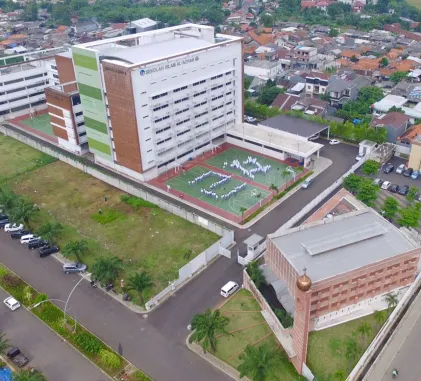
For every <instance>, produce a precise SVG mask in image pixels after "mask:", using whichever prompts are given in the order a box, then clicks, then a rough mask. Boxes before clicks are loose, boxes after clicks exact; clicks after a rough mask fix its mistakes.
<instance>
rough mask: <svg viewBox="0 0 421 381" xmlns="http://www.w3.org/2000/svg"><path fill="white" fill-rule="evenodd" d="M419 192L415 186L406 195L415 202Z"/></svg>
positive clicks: (410, 200)
mask: <svg viewBox="0 0 421 381" xmlns="http://www.w3.org/2000/svg"><path fill="white" fill-rule="evenodd" d="M417 193H418V188H417V187H414V186H412V187H410V188H409V191H408V194H407V195H406V199H407V200H408V201H409V202H413V201H414V200H415V197H416V195H417Z"/></svg>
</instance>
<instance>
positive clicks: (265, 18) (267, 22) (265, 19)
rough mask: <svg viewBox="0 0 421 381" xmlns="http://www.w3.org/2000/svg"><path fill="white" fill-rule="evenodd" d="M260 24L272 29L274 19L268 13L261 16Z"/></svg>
mask: <svg viewBox="0 0 421 381" xmlns="http://www.w3.org/2000/svg"><path fill="white" fill-rule="evenodd" d="M260 22H261V23H262V24H263V26H265V27H266V28H272V26H273V17H272V16H271V15H269V14H267V13H265V14H264V15H262V16H260Z"/></svg>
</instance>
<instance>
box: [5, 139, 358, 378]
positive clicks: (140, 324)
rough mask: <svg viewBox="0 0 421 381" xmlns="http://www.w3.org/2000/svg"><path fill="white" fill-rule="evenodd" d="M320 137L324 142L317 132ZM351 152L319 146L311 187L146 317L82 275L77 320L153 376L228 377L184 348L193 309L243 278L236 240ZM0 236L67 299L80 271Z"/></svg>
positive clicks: (322, 184) (349, 159) (38, 283)
mask: <svg viewBox="0 0 421 381" xmlns="http://www.w3.org/2000/svg"><path fill="white" fill-rule="evenodd" d="M319 142H320V143H322V144H326V143H327V142H326V140H322V139H320V140H319ZM357 151H358V148H357V147H355V146H351V145H347V144H340V145H337V146H329V145H328V144H327V145H325V147H324V148H323V149H322V152H321V155H322V156H324V157H326V158H328V159H330V160H332V162H333V164H332V165H331V166H330V167H329V168H328V169H327V170H325V171H324V172H323V173H322V174H320V175H319V176H317V178H316V180H315V181H314V184H313V185H312V186H311V187H310V188H309V189H300V190H298V191H297V192H296V193H295V194H294V195H293V196H291V197H290V198H289V199H288V200H287V201H286V202H284V203H281V204H280V205H279V206H278V207H276V208H275V209H273V210H272V211H271V212H269V213H268V214H267V215H266V216H265V217H264V218H262V219H261V220H260V221H258V222H257V223H256V224H254V225H253V226H252V227H251V228H250V229H246V230H236V231H235V239H236V242H237V244H236V246H235V247H234V248H233V249H232V251H231V252H232V258H231V259H227V258H223V257H222V258H219V259H217V260H216V261H215V263H214V264H213V265H211V266H209V267H208V268H207V269H206V270H205V271H203V272H202V273H201V274H200V275H199V276H198V277H197V278H196V279H193V280H192V281H191V282H190V283H189V284H187V285H186V286H185V287H183V288H182V289H180V290H179V291H178V292H177V293H176V294H175V295H173V296H172V297H170V298H169V299H168V300H167V301H166V302H165V303H163V304H162V305H161V306H160V307H158V308H157V310H155V311H154V312H152V313H151V314H150V315H149V316H148V317H147V318H146V319H145V318H144V317H142V316H141V315H136V314H134V313H133V312H131V311H129V310H128V309H126V308H125V307H124V306H122V305H121V304H119V303H118V302H116V301H114V300H113V299H112V298H110V297H108V296H107V295H106V294H104V293H103V292H102V291H100V290H97V289H93V288H92V287H91V286H90V285H89V283H88V282H82V283H81V284H80V285H79V286H78V288H77V289H76V291H75V292H74V294H73V296H72V299H71V303H70V305H71V308H72V309H73V311H75V313H76V316H77V320H78V321H80V322H81V323H82V324H83V325H85V326H86V327H87V328H88V329H90V330H91V331H93V332H94V333H95V334H97V335H98V336H99V337H100V338H101V339H103V340H104V341H105V342H106V343H107V344H109V345H110V346H111V347H113V348H114V349H115V350H117V351H120V353H122V354H123V355H124V356H125V357H126V358H127V359H128V360H129V361H131V362H132V363H134V364H135V365H136V366H138V367H139V368H140V369H142V370H143V371H145V372H146V373H148V374H149V375H150V376H151V377H152V378H153V379H154V380H156V381H166V380H171V381H186V380H194V381H196V380H200V381H222V380H225V381H228V380H230V378H229V377H228V376H226V375H225V374H223V373H221V372H220V371H218V370H216V369H215V368H213V367H212V366H211V365H210V364H208V363H207V362H206V361H204V360H202V359H201V358H200V357H198V356H196V355H195V354H193V353H192V352H190V351H189V350H188V349H187V348H186V346H185V344H184V341H185V338H186V336H187V334H188V331H187V325H188V324H189V323H190V321H191V319H192V317H193V316H194V315H195V314H196V313H198V312H202V311H204V310H205V309H206V308H209V307H214V306H216V305H217V304H218V303H220V302H221V301H222V300H223V299H222V297H221V296H220V294H219V292H220V288H221V287H222V286H223V285H224V284H225V283H226V282H227V281H228V280H235V281H237V282H238V283H240V284H241V283H242V267H241V266H240V265H238V264H237V258H236V256H237V254H236V253H237V251H238V252H239V253H240V255H245V249H246V248H245V245H244V244H243V243H242V242H243V241H244V240H245V239H246V238H247V237H248V236H250V235H251V234H252V233H258V234H260V235H262V236H264V237H265V236H266V235H267V234H269V233H272V232H274V231H275V230H277V229H278V228H279V227H280V226H281V225H283V224H284V223H285V222H287V221H288V220H289V219H290V218H292V217H293V216H294V215H295V214H296V213H298V212H299V211H300V210H301V209H302V208H303V207H304V206H305V205H307V204H308V203H309V202H310V201H312V200H313V199H314V198H315V197H316V196H317V195H319V194H320V193H321V192H322V191H323V190H324V189H326V188H327V187H328V186H330V185H331V184H332V183H333V182H335V181H336V180H337V179H338V178H339V177H340V176H341V175H343V174H344V173H345V172H346V171H348V170H349V168H350V167H351V166H352V165H353V164H354V163H355V156H356V154H357ZM5 235H6V234H5V233H2V232H0V261H2V262H3V263H4V264H5V265H7V266H8V267H10V268H11V269H12V270H13V271H15V272H16V273H17V274H19V275H20V276H21V277H22V278H23V279H25V280H26V281H27V282H29V283H30V284H31V285H33V286H34V287H35V288H37V289H38V290H39V291H41V292H45V293H47V294H48V295H49V296H50V298H57V299H66V298H67V296H68V294H69V292H70V290H71V289H72V287H73V286H74V284H75V283H76V282H77V281H78V279H80V278H79V277H78V276H77V275H68V276H66V275H65V274H63V273H62V271H61V266H60V264H59V263H58V262H57V261H55V260H54V259H53V258H45V259H40V258H38V257H37V256H36V253H34V252H29V251H28V250H27V249H26V248H23V247H21V246H20V244H19V243H17V242H12V240H11V239H10V238H9V237H7V236H5Z"/></svg>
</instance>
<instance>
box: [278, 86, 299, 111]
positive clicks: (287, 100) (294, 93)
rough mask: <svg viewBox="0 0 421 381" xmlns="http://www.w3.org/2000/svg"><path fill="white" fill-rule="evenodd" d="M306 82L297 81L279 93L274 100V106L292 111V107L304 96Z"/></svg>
mask: <svg viewBox="0 0 421 381" xmlns="http://www.w3.org/2000/svg"><path fill="white" fill-rule="evenodd" d="M304 89H305V84H304V83H301V82H299V83H296V84H295V85H294V86H292V87H291V88H290V89H288V91H287V92H286V93H284V94H278V96H277V97H276V98H275V99H274V101H273V102H272V105H271V106H272V107H277V108H279V109H280V110H281V111H290V110H291V107H292V106H293V105H294V104H296V103H297V102H298V101H299V100H300V99H303V98H304V95H305V92H304Z"/></svg>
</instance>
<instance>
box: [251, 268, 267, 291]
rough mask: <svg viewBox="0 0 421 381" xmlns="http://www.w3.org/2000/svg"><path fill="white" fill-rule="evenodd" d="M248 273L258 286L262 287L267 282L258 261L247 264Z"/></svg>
mask: <svg viewBox="0 0 421 381" xmlns="http://www.w3.org/2000/svg"><path fill="white" fill-rule="evenodd" d="M247 273H248V274H249V275H250V278H251V280H252V281H253V282H254V284H255V285H256V287H257V288H260V286H261V285H262V284H266V277H265V274H264V273H263V270H262V269H261V268H260V267H259V265H258V264H257V262H256V261H254V262H250V263H249V264H248V265H247Z"/></svg>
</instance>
